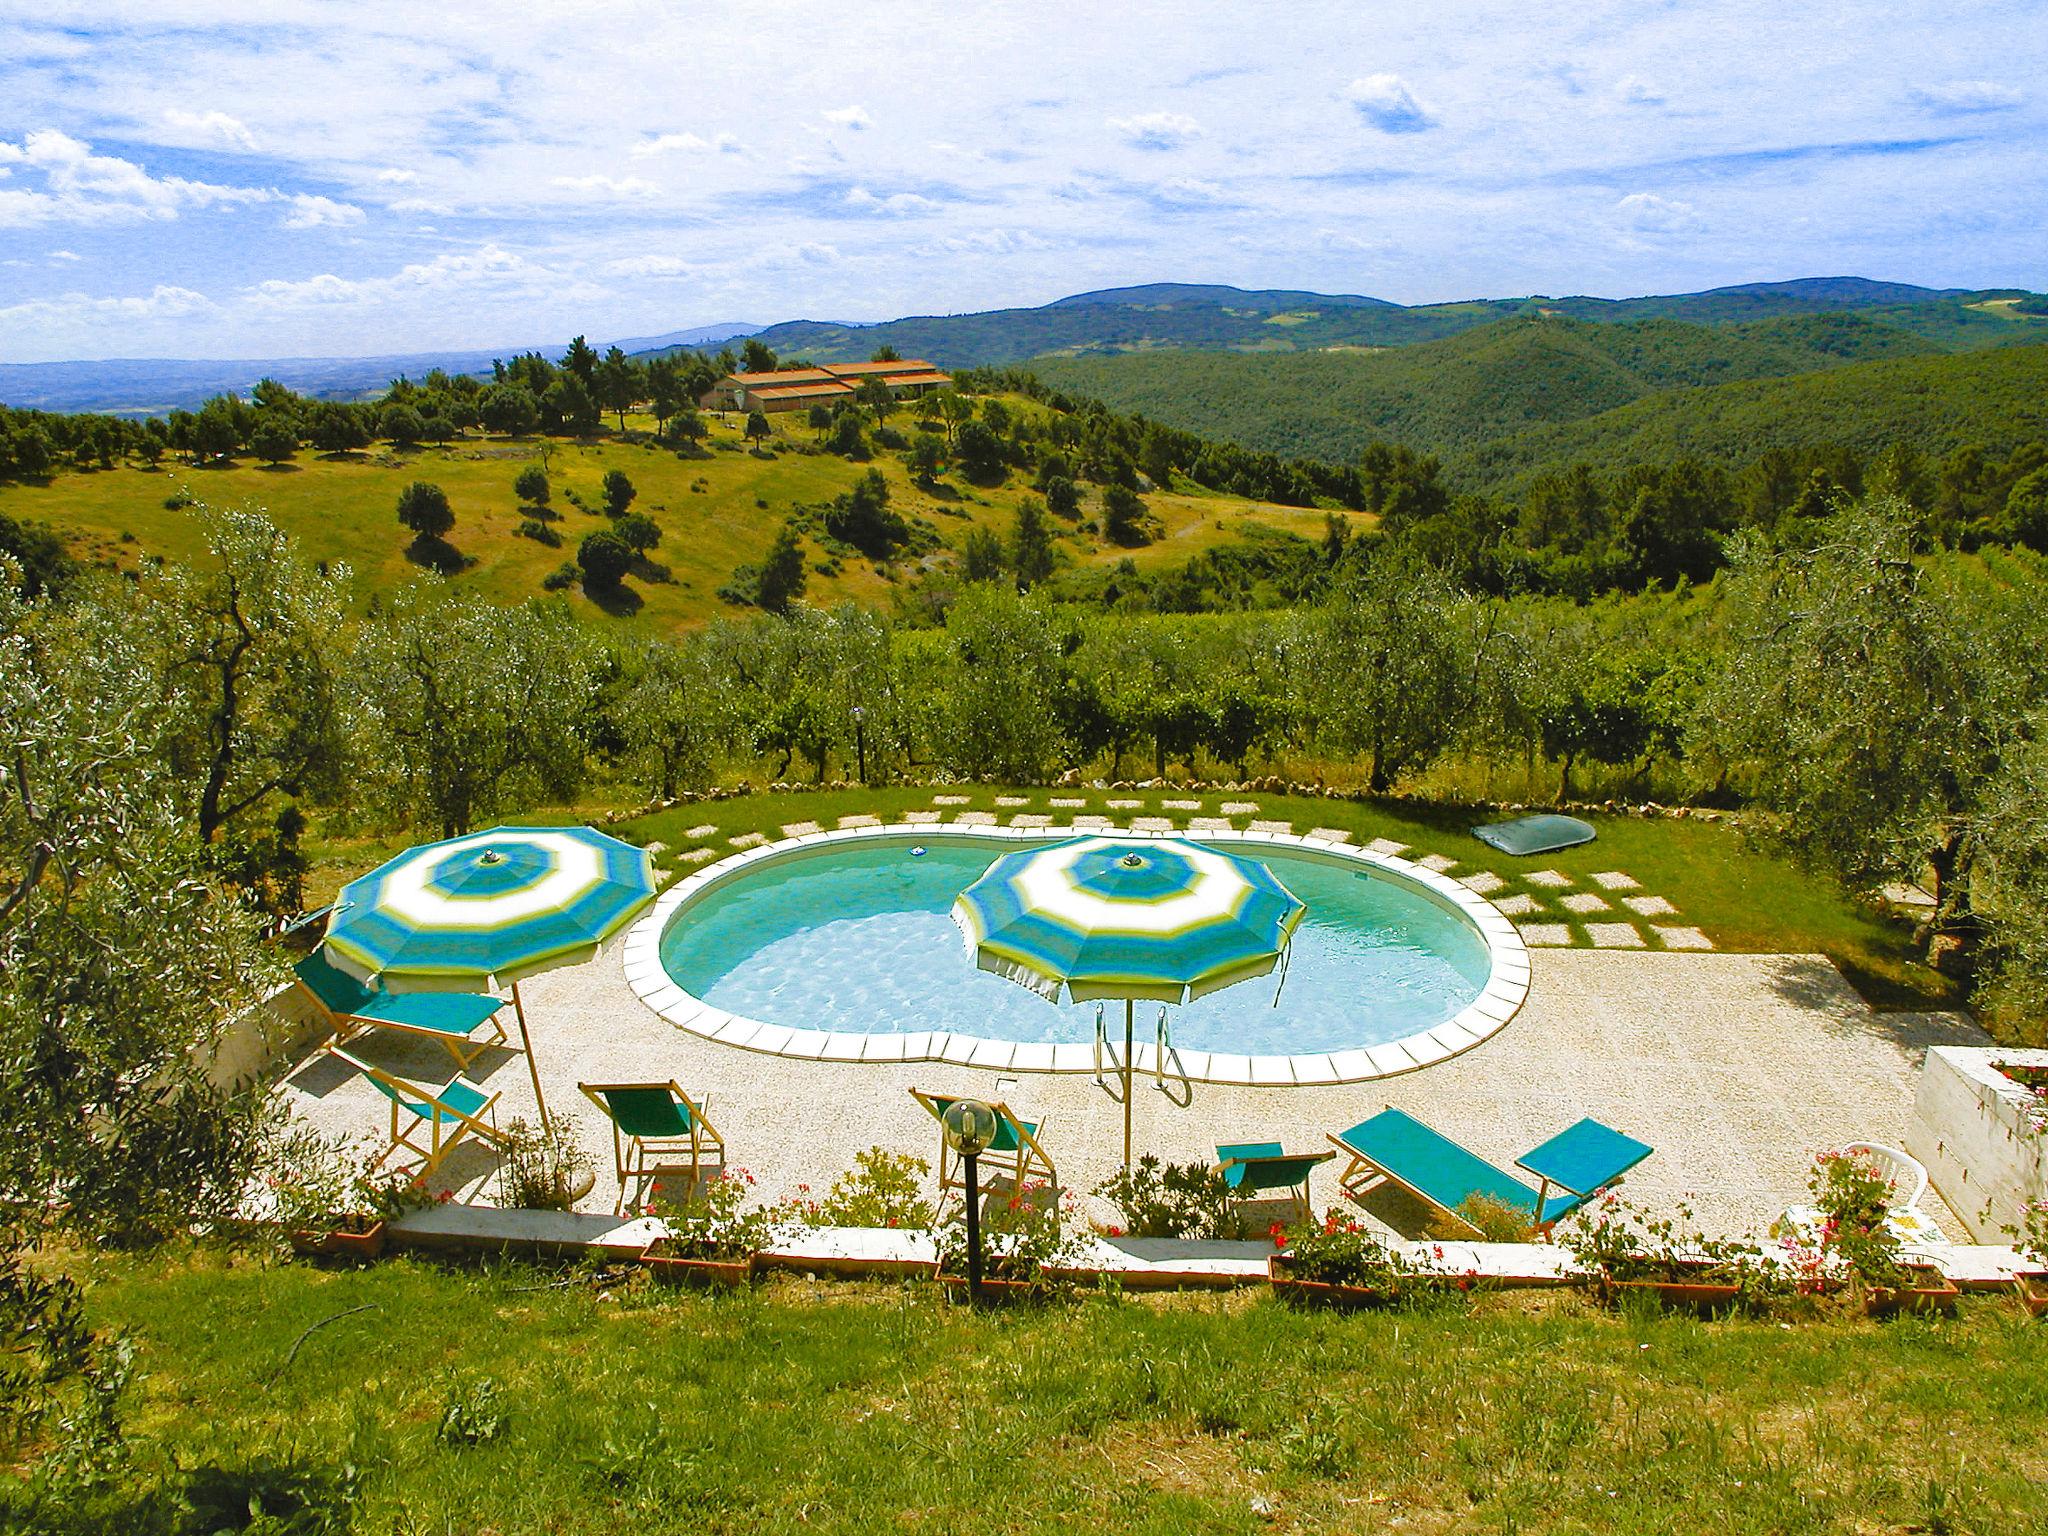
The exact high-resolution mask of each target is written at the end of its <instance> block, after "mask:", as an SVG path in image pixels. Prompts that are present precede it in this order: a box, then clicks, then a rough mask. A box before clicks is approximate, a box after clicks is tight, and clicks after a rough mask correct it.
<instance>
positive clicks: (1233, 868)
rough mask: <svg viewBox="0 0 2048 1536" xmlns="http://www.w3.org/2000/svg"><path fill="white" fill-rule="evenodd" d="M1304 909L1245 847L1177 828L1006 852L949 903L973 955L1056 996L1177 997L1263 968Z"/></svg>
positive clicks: (1268, 965) (1170, 999)
mask: <svg viewBox="0 0 2048 1536" xmlns="http://www.w3.org/2000/svg"><path fill="white" fill-rule="evenodd" d="M1307 910H1308V909H1307V908H1306V907H1304V906H1303V905H1302V904H1301V902H1300V901H1298V900H1297V899H1296V898H1295V896H1294V893H1293V892H1292V891H1290V890H1288V889H1287V887H1286V886H1284V885H1282V884H1281V883H1280V882H1279V881H1278V880H1277V879H1275V878H1274V876H1273V872H1272V871H1271V870H1269V869H1267V868H1266V867H1265V865H1263V864H1259V863H1256V862H1254V861H1253V860H1250V859H1242V858H1237V857H1235V856H1233V855H1231V854H1227V853H1219V852H1217V851H1216V850H1215V849H1213V848H1204V847H1201V846H1200V845H1198V844H1195V843H1190V842H1185V841H1182V840H1181V839H1179V838H1145V839H1142V840H1138V839H1128V838H1126V839H1118V838H1112V837H1076V838H1070V839H1068V840H1067V841H1065V842H1061V843H1054V844H1052V845H1051V846H1049V847H1045V848H1037V849H1033V850H1031V851H1029V852H1025V853H1012V854H1005V855H1004V856H1003V857H1002V858H999V859H997V860H996V861H995V863H993V864H991V865H990V866H989V868H988V873H986V874H985V875H983V876H982V877H981V878H980V879H979V880H977V881H975V882H974V884H972V885H971V886H969V887H968V888H967V889H966V890H964V891H962V892H961V893H960V895H959V897H958V898H957V899H956V900H955V901H954V903H953V921H954V922H955V923H957V924H959V926H960V931H961V932H962V933H964V934H965V935H966V936H967V945H968V948H969V950H970V951H971V952H972V953H973V955H974V958H975V963H976V964H977V965H979V966H980V967H981V968H982V969H983V970H985V971H994V972H996V973H997V974H998V975H1001V976H1006V977H1008V978H1009V979H1010V980H1012V981H1015V982H1019V983H1021V984H1022V985H1024V986H1027V987H1030V988H1031V989H1032V990H1033V991H1035V992H1038V993H1039V994H1041V995H1042V996H1044V997H1047V998H1050V999H1054V1000H1057V999H1058V997H1059V992H1060V988H1061V987H1062V986H1065V987H1066V989H1067V995H1068V996H1069V997H1070V998H1071V999H1073V1000H1074V1001H1075V1002H1081V1001H1084V1000H1086V999H1089V998H1097V997H1115V998H1148V999H1153V1000H1156V1001H1159V1002H1166V1003H1182V1002H1187V1001H1189V1000H1190V999H1192V998H1197V997H1200V996H1202V995H1203V994H1204V993H1207V992H1215V991H1218V990H1220V989H1221V988H1224V987H1227V986H1230V985H1231V984H1232V983H1234V982H1239V981H1245V980H1248V979H1249V978H1251V977H1254V976H1263V975H1266V974H1267V973H1268V972H1270V971H1271V970H1272V969H1273V967H1274V966H1275V965H1276V964H1278V963H1279V960H1280V956H1281V955H1282V954H1283V953H1284V952H1285V951H1286V948H1287V944H1288V941H1289V940H1290V939H1292V938H1293V936H1294V930H1295V928H1296V926H1297V925H1299V924H1300V922H1301V919H1302V916H1303V914H1304V913H1305V912H1306V911H1307Z"/></svg>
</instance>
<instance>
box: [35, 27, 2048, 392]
mask: <svg viewBox="0 0 2048 1536" xmlns="http://www.w3.org/2000/svg"><path fill="white" fill-rule="evenodd" d="M25 11H26V7H23V6H20V5H18V4H17V5H14V6H7V5H4V4H0V362H36V361H51V360H60V359H73V358H100V357H219V358H256V357H288V356H343V355H360V354H374V353H399V352H417V351H426V350H437V349H449V348H472V347H474V348H508V349H509V348H511V347H514V346H523V345H530V344H545V343H559V342H560V341H561V340H563V339H565V338H566V337H568V336H570V335H573V334H577V333H585V334H588V335H589V336H591V337H592V338H593V339H597V340H604V339H613V338H620V337H631V336H640V335H648V334H654V333H659V332H664V331H670V330H676V329H681V328H686V327H691V326H696V325H706V324H711V323H716V322H722V321H749V322H754V323H758V324H763V325H765V324H770V323H773V322H775V321H778V320H789V319H800V318H801V319H824V320H881V319H889V318H893V317H896V316H899V315H905V314H932V313H950V312H958V311H965V310H977V309H989V308H999V307H1005V306H1011V305H1031V304H1041V303H1045V302H1048V301H1050V300H1052V299H1055V298H1058V297H1061V296H1063V295H1065V294H1069V293H1074V292H1078V291H1082V290H1086V289H1092V288H1101V287H1111V286H1117V285H1122V284H1127V283H1141V282H1159V281H1174V282H1214V283H1232V284H1236V285H1238V286H1241V287H1284V288H1309V289H1315V290H1319V291H1325V292H1339V293H1366V294H1371V295H1374V296H1377V297H1381V298H1387V299H1393V300H1396V301H1398V302H1402V303H1417V302H1430V301H1439V300H1451V299H1459V298H1477V297H1506V296H1519V295H1525V294H1549V295H1553V296H1559V295H1564V294H1572V293H1591V294H1600V295H1606V296H1613V297H1620V296H1627V295H1634V294H1644V293H1669V292H1682V291H1690V290H1694V289H1698V288H1704V287H1712V286H1715V285H1718V284H1724V283H1734V282H1746V281H1756V280H1764V279H1780V278H1789V277H1800V276H1832V275H1840V274H1856V275H1861V276H1867V277H1876V278H1883V279H1890V280H1896V281H1905V282H1918V283H1924V284H1927V285H1930V286H1938V287H1951V286H1952V287H1969V288H1977V287H2024V288H2033V289H2048V238H2044V234H2043V231H2044V229H2048V86H2044V85H2043V84H2042V81H2043V79H2044V66H2048V3H2043V0H2031V3H2027V0H2022V3H2012V0H2003V3H2000V0H1991V3H1977V0H1951V3H1950V4H1947V5H1945V6H1941V7H1935V6H1899V5H1897V4H1896V3H1860V0H1821V3H1818V4H1815V5H1811V6H1788V5H1785V4H1783V3H1782V0H1774V3H1770V4H1751V3H1722V0H1694V3H1686V4H1676V3H1666V4H1656V3H1653V0H1632V3H1625V4H1604V3H1599V0H1575V3H1558V0H1521V3H1517V4H1515V5H1512V6H1510V5H1506V4H1501V3H1497V0H1492V3H1485V4H1467V3H1460V0H1438V3H1436V4H1432V5H1430V6H1426V7H1416V6H1400V5H1394V4H1387V3H1380V0H1345V3H1332V4H1319V3H1305V0H1292V3H1290V4H1287V5H1284V6H1269V5H1246V4H1243V3H1242V0H1229V3H1225V0H1182V3H1178V4H1170V5H1167V4H1152V3H1147V0H1126V3H1120V4H1115V5H1105V4H1101V3H1100V0H1094V3H1089V4H1081V5H1072V4H1063V3H1054V0H1036V3H1029V4H1008V3H1005V4H989V3H982V0H947V3H943V4H925V3H915V0H840V3H837V4H815V3H811V0H775V3H774V4H771V5H759V6H738V5H733V4H731V3H730V0H727V3H723V4H720V5H717V6H705V5H699V4H695V3H686V0H669V3H638V0H619V3H613V4H606V5H588V4H582V3H578V0H558V3H555V4H552V5H548V6H533V5H531V4H517V5H505V4H497V3H494V0H463V3H461V4H457V5H423V4H420V3H418V0H407V3H403V4H388V3H383V0H350V3H346V4H330V3H321V4H308V3H304V0H261V3H254V0H191V3H176V0H165V3H124V0H111V3H107V0H102V3H96V4H93V5H83V4H74V3H72V0H40V3H39V4H38V6H37V7H36V11H35V14H34V16H33V18H30V17H28V16H26V15H25Z"/></svg>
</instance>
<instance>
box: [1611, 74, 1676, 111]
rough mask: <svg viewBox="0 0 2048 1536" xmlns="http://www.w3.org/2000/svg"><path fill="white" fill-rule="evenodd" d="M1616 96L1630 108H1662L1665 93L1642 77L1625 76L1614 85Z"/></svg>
mask: <svg viewBox="0 0 2048 1536" xmlns="http://www.w3.org/2000/svg"><path fill="white" fill-rule="evenodd" d="M1614 94H1615V95H1616V96H1619V97H1620V98H1621V100H1622V103H1623V105H1625V106H1630V107H1661V106H1663V105H1664V93H1663V92H1662V91H1660V90H1658V89H1657V87H1656V86H1654V85H1652V84H1650V82H1649V81H1647V80H1645V79H1643V77H1642V76H1640V75H1623V76H1622V77H1621V79H1619V80H1617V81H1616V82H1615V84H1614Z"/></svg>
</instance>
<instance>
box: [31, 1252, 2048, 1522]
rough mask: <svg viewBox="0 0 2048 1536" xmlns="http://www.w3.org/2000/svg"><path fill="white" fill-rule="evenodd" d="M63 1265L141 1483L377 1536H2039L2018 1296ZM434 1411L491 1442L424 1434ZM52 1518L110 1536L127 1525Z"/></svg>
mask: <svg viewBox="0 0 2048 1536" xmlns="http://www.w3.org/2000/svg"><path fill="white" fill-rule="evenodd" d="M80 1262H81V1265H82V1273H83V1275H84V1277H85V1278H86V1280H87V1283H88V1286H89V1313H90V1316H91V1319H92V1321H93V1322H94V1323H95V1325H97V1326H102V1327H108V1328H113V1329H118V1330H120V1331H123V1332H125V1333H127V1334H128V1335H129V1336H130V1337H131V1338H133V1339H134V1341H135V1342H136V1344H137V1347H138V1354H137V1365H138V1367H139V1369H140V1371H141V1373H142V1374H141V1379H140V1385H139V1387H138V1388H137V1389H136V1390H135V1391H134V1393H133V1395H132V1399H131V1402H130V1404H129V1407H130V1417H131V1424H132V1427H133V1429H134V1430H135V1431H136V1432H137V1434H138V1436H139V1437H140V1446H141V1451H142V1456H141V1461H140V1466H141V1467H142V1468H143V1469H144V1475H145V1476H152V1477H156V1478H158V1479H161V1480H162V1481H163V1482H166V1483H175V1482H176V1481H178V1480H179V1479H180V1478H185V1477H190V1476H191V1475H192V1473H193V1472H194V1470H195V1469H203V1468H219V1469H225V1470H227V1471H230V1472H236V1473H243V1472H249V1471H252V1470H259V1469H263V1468H276V1467H278V1466H280V1465H287V1464H291V1463H299V1464H301V1465H304V1466H307V1467H310V1468H312V1469H315V1470H318V1469H327V1470H329V1471H335V1470H338V1469H339V1468H341V1467H342V1466H344V1465H347V1466H352V1467H354V1468H356V1469H358V1471H359V1474H360V1478H361V1482H360V1486H359V1488H358V1490H357V1492H356V1508H355V1517H356V1526H355V1528H356V1529H358V1530H361V1531H378V1532H382V1531H394V1532H444V1531H489V1532H501V1533H511V1532H530V1531H531V1532H538V1531H547V1532H555V1533H561V1536H576V1533H584V1532H591V1533H596V1532H607V1533H609V1532H619V1531H662V1532H669V1531H675V1532H737V1531H747V1532H790V1533H795V1532H831V1531H847V1532H861V1533H867V1532H873V1531H877V1530H908V1531H931V1532H954V1531H977V1532H982V1531H985V1532H990V1533H1000V1532H1025V1531H1050V1530H1070V1529H1074V1528H1077V1527H1081V1526H1084V1525H1085V1526H1089V1527H1093V1528H1096V1529H1101V1530H1109V1531H1117V1532H1159V1533H1176V1536H1179V1533H1187V1532H1212V1531H1213V1532H1240V1533H1248V1532H1253V1531H1263V1530H1292V1531H1320V1530H1332V1531H1427V1532H1450V1531H1460V1532H1465V1531H1471V1532H1501V1533H1505V1532H1522V1533H1529V1536H1541V1533H1559V1536H1563V1533H1586V1532H1629V1533H1658V1532H1672V1533H1685V1536H1695V1533H1699V1532H1708V1531H1711V1532H1715V1533H1727V1536H1743V1533H1759V1536H1760V1533H1765V1532H1772V1533H1779V1532H1801V1533H1814V1536H1820V1533H1836V1532H1839V1533H1843V1536H1849V1533H1871V1532H1880V1531H1883V1532H1903V1531H1953V1532H2018V1531H2022V1530H2039V1529H2042V1528H2043V1526H2044V1523H2048V1442H2044V1441H2043V1439H2042V1436H2041V1434H2040V1425H2041V1422H2042V1415H2043V1413H2044V1411H2048V1329H2044V1328H2042V1327H2040V1326H2039V1325H2036V1324H2032V1323H2028V1322H2026V1321H2025V1320H2024V1319H2023V1317H2022V1315H2021V1314H2020V1312H2019V1311H2018V1309H2017V1308H2016V1306H2015V1305H2014V1303H2013V1302H2012V1301H2011V1300H2010V1299H2009V1298H1986V1299H1984V1300H1982V1301H1973V1302H1971V1303H1969V1304H1967V1305H1966V1306H1965V1308H1964V1310H1963V1314H1962V1315H1961V1316H1960V1317H1959V1318H1957V1319H1955V1320H1950V1321H1941V1320H1926V1321H1918V1320H1906V1321H1899V1322H1893V1323H1888V1324H1876V1323H1870V1322H1866V1321H1863V1320H1861V1319H1857V1320H1854V1321H1823V1322H1814V1323H1803V1324H1795V1325H1792V1326H1790V1327H1789V1328H1788V1327H1781V1326H1779V1325H1777V1324H1774V1323H1770V1322H1744V1321H1722V1322H1715V1323H1701V1322H1695V1321H1689V1320H1677V1319H1669V1318H1662V1317H1654V1316H1650V1315H1647V1314H1643V1315H1630V1316H1622V1317H1616V1316H1610V1315H1606V1314H1602V1313H1600V1312H1598V1311H1597V1310H1596V1309H1594V1308H1593V1306H1592V1305H1591V1304H1590V1303H1589V1302H1588V1301H1586V1300H1583V1299H1581V1298H1580V1297H1578V1296H1577V1295H1575V1294H1565V1293H1547V1294H1538V1293H1505V1294H1500V1295H1495V1296H1480V1297H1477V1298H1476V1299H1469V1300H1468V1299H1464V1298H1460V1299H1459V1300H1457V1301H1456V1302H1454V1303H1441V1302H1440V1303H1437V1304H1435V1305H1434V1306H1432V1307H1431V1308H1429V1309H1427V1310H1404V1311H1391V1312H1385V1313H1368V1314H1358V1315H1351V1316H1335V1315H1329V1314H1312V1313H1299V1312H1295V1311H1292V1310H1289V1309H1287V1308H1285V1307H1282V1306H1280V1305H1278V1304H1276V1303H1275V1302H1273V1301H1272V1300H1271V1299H1269V1298H1268V1297H1266V1296H1264V1295H1263V1294H1261V1293H1258V1292H1238V1293H1232V1294H1229V1295H1214V1294H1205V1295H1189V1296H1181V1297H1160V1298H1148V1299H1145V1300H1142V1301H1140V1300H1135V1299H1128V1300H1125V1299H1118V1298H1116V1297H1114V1296H1098V1297H1094V1298H1090V1299H1086V1300H1083V1301H1080V1302H1078V1303H1076V1304H1071V1305H1058V1306H1052V1307H1048V1308H1044V1309H1030V1310H1020V1311H1016V1312H1012V1313H1007V1314H981V1315H976V1314H970V1313H967V1312H965V1311H964V1310H961V1309H957V1308H953V1307H950V1306H948V1305H946V1304H945V1303H944V1302H943V1301H942V1300H941V1299H940V1298H939V1297H938V1296H937V1295H936V1294H934V1292H933V1291H932V1289H931V1288H930V1287H929V1286H927V1285H909V1286H903V1287H893V1286H882V1285H867V1284H860V1285H853V1284H822V1283H812V1282H809V1281H806V1280H804V1279H802V1278H800V1277H788V1278H784V1279H779V1280H775V1281H772V1282H770V1283H769V1284H768V1285H766V1286H764V1287H763V1288H762V1289H761V1290H759V1291H757V1292H752V1293H743V1294H735V1295H702V1294H697V1293H692V1292H677V1291H667V1290H660V1289H656V1288H653V1287H651V1286H649V1284H648V1283H647V1282H646V1281H645V1280H644V1279H641V1278H639V1277H637V1276H631V1275H629V1274H627V1273H626V1272H625V1271H623V1270H621V1271H618V1272H615V1273H614V1274H611V1275H601V1276H597V1277H594V1278H591V1279H588V1280H587V1282H586V1281H578V1280H577V1279H575V1278H574V1277H572V1276H570V1275H567V1274H565V1273H563V1272H548V1271H535V1270H531V1269H527V1268H524V1267H521V1266H517V1265H507V1266H502V1267H486V1268H481V1269H467V1270H444V1269H439V1268H435V1267H431V1266H428V1265H425V1264H422V1263H419V1262H416V1261H412V1260H399V1261H395V1262H387V1263H385V1264H382V1265H379V1266H376V1267H373V1268H369V1269H365V1270H360V1271H348V1270H322V1269H316V1268H312V1267H309V1266H306V1265H303V1264H298V1265H272V1264H271V1263H269V1262H268V1261H267V1260H264V1259H262V1258H260V1257H258V1256H255V1255H252V1254H247V1253H240V1254H237V1253H226V1252H220V1251H214V1250H200V1251H196V1252H194V1251H174V1252H172V1253H169V1254H165V1255H161V1256H158V1257H156V1258H153V1259H132V1258H121V1257H116V1256H98V1257H92V1258H89V1259H84V1260H81V1261H80ZM565 1281H566V1282H567V1283H563V1282H565ZM351 1309H364V1310H355V1311H352V1310H351ZM330 1320H331V1321H330ZM308 1330H315V1331H310V1332H309V1331H308ZM295 1347H296V1350H297V1353H296V1356H294V1354H293V1350H294V1348H295ZM451 1402H468V1403H473V1404H478V1405H482V1406H484V1407H485V1408H486V1409H487V1411H486V1412H484V1413H483V1414H481V1415H479V1416H478V1417H475V1418H472V1419H471V1420H470V1421H469V1422H470V1423H472V1424H474V1423H479V1422H480V1421H481V1420H483V1419H489V1418H492V1417H495V1418H496V1419H497V1421H498V1427H497V1429H496V1432H495V1433H494V1434H491V1435H489V1436H488V1437H486V1438H485V1439H483V1441H482V1443H475V1444H462V1443H459V1438H450V1437H448V1436H445V1435H443V1434H442V1433H440V1428H439V1427H440V1425H441V1424H442V1422H443V1419H444V1416H445V1415H446V1413H447V1410H448V1408H449V1405H450V1403H451ZM49 1513H50V1523H51V1524H52V1525H54V1524H55V1523H56V1519H57V1517H58V1516H59V1515H60V1514H61V1513H62V1512H61V1511H51V1512H49ZM71 1517H72V1518H73V1519H74V1520H83V1521H87V1522H88V1523H86V1524H83V1525H77V1526H74V1527H70V1528H75V1529H94V1530H114V1529H120V1528H127V1527H126V1525H125V1524H124V1523H123V1522H122V1521H121V1519H120V1516H119V1512H118V1510H108V1509H105V1508H93V1507H91V1506H81V1507H79V1508H77V1509H74V1510H72V1511H71ZM92 1522H97V1523H92ZM31 1523H33V1522H31Z"/></svg>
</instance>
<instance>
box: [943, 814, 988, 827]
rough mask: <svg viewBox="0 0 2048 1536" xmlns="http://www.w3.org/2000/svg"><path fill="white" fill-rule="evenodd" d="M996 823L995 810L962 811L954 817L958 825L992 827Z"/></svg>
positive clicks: (954, 822)
mask: <svg viewBox="0 0 2048 1536" xmlns="http://www.w3.org/2000/svg"><path fill="white" fill-rule="evenodd" d="M995 824H996V817H995V812H993V811H962V812H961V813H960V814H959V815H958V816H955V817H954V818H953V825H954V826H956V827H992V826H994V825H995Z"/></svg>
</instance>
